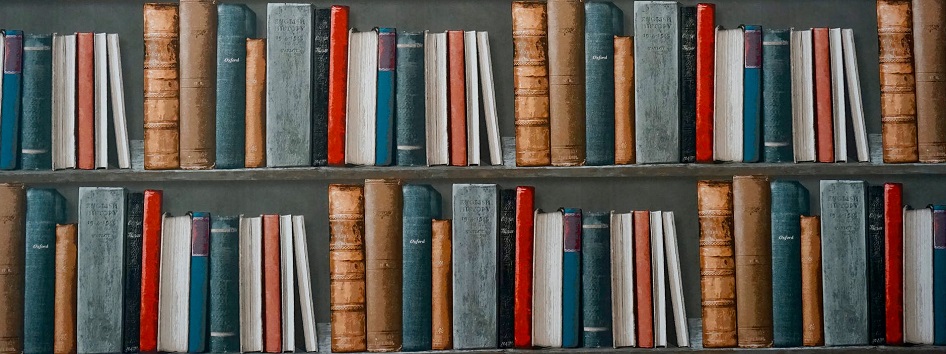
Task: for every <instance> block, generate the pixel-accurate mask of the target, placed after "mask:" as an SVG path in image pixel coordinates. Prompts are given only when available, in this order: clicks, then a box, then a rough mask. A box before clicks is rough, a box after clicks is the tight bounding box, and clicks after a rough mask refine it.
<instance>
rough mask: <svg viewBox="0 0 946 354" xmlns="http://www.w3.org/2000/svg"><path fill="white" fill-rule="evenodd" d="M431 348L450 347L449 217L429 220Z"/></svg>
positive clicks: (451, 333)
mask: <svg viewBox="0 0 946 354" xmlns="http://www.w3.org/2000/svg"><path fill="white" fill-rule="evenodd" d="M431 228H432V231H431V237H432V239H433V241H432V242H431V262H432V263H433V264H432V268H431V274H432V278H431V289H432V293H433V296H431V302H430V310H431V316H432V321H431V328H432V330H433V334H432V335H433V337H432V339H431V349H433V350H448V349H452V348H453V268H452V266H451V265H452V262H453V257H452V255H453V252H452V248H453V241H452V239H453V237H452V236H451V235H452V230H453V229H452V223H451V221H450V220H433V221H431Z"/></svg>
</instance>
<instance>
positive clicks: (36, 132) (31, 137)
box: [20, 34, 53, 170]
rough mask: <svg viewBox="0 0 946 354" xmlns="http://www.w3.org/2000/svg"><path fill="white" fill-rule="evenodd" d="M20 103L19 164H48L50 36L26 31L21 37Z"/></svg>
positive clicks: (37, 166)
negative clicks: (21, 85) (24, 35)
mask: <svg viewBox="0 0 946 354" xmlns="http://www.w3.org/2000/svg"><path fill="white" fill-rule="evenodd" d="M23 41H24V42H23V103H22V110H23V111H22V113H21V119H22V120H23V122H22V124H21V125H20V167H21V168H22V169H24V170H48V169H51V168H52V166H53V165H52V153H51V149H52V147H51V145H52V135H51V134H52V92H53V91H52V82H53V71H52V70H53V69H52V66H53V57H52V49H51V48H52V36H51V35H48V34H28V35H26V37H25V38H24V39H23Z"/></svg>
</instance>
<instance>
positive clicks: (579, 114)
mask: <svg viewBox="0 0 946 354" xmlns="http://www.w3.org/2000/svg"><path fill="white" fill-rule="evenodd" d="M548 13H549V103H550V105H549V126H550V127H551V137H550V145H551V153H552V165H555V166H578V165H583V164H584V163H585V5H584V3H582V1H581V0H549V1H548Z"/></svg>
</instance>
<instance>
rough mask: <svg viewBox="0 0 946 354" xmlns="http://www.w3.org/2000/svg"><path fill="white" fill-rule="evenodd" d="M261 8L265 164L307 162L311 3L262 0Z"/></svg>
mask: <svg viewBox="0 0 946 354" xmlns="http://www.w3.org/2000/svg"><path fill="white" fill-rule="evenodd" d="M266 10H267V15H266V16H267V17H266V19H267V20H266V23H267V31H266V33H267V39H266V41H267V43H266V63H267V64H266V82H267V83H270V84H268V85H266V142H267V144H266V165H267V166H268V167H291V166H309V165H311V164H312V146H311V145H312V135H311V134H312V128H311V124H312V86H313V83H312V21H313V19H314V18H313V9H312V5H311V4H268V6H267V8H266ZM290 23H291V24H292V25H288V24H290ZM346 53H347V50H346ZM275 83H280V84H278V85H276V84H275Z"/></svg>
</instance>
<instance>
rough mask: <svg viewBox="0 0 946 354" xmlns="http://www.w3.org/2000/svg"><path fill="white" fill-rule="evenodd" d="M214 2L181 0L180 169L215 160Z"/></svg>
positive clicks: (201, 166) (200, 166)
mask: <svg viewBox="0 0 946 354" xmlns="http://www.w3.org/2000/svg"><path fill="white" fill-rule="evenodd" d="M216 3H217V1H216V0H181V2H180V9H181V17H180V21H181V24H180V26H181V34H180V38H181V53H180V60H181V65H180V68H181V71H180V73H181V76H180V78H181V96H180V97H181V121H180V127H181V150H180V151H181V168H183V169H209V168H213V167H214V161H215V159H216V139H215V137H216V135H215V134H216V133H215V122H214V121H215V119H214V116H215V114H216V107H217V105H216V102H215V100H214V96H215V91H216V86H217V83H216V78H217V62H216V53H217V4H216Z"/></svg>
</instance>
